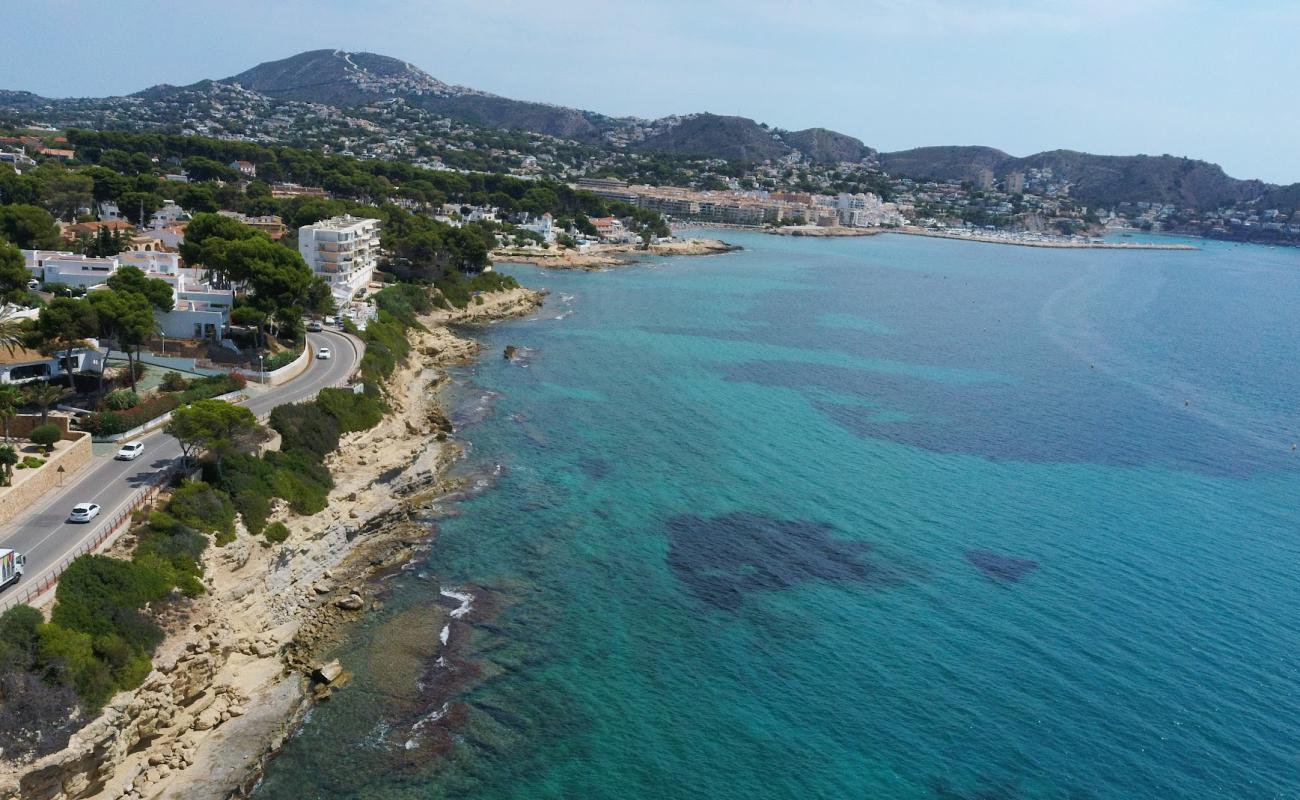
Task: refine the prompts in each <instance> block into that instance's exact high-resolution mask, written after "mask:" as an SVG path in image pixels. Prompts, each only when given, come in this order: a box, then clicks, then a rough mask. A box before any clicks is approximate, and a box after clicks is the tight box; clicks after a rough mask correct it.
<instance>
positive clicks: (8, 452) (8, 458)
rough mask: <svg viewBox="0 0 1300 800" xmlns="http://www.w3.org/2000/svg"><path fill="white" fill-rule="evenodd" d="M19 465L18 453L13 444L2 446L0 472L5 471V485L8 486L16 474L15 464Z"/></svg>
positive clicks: (0, 450) (0, 449)
mask: <svg viewBox="0 0 1300 800" xmlns="http://www.w3.org/2000/svg"><path fill="white" fill-rule="evenodd" d="M17 463H18V451H17V450H15V449H14V446H13V445H11V444H0V470H2V471H3V477H4V485H5V486H8V485H9V482H10V478H11V476H12V475H13V474H14V464H17Z"/></svg>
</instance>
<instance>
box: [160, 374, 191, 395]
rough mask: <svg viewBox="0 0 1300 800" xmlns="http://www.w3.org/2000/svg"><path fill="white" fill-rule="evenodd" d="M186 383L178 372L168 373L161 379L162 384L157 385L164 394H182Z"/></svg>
mask: <svg viewBox="0 0 1300 800" xmlns="http://www.w3.org/2000/svg"><path fill="white" fill-rule="evenodd" d="M187 384H188V381H186V380H185V377H184V376H183V375H181V374H180V373H179V372H168V373H167V374H166V375H164V376H163V377H162V383H161V384H159V388H161V389H162V390H163V391H164V392H183V391H185V387H186V385H187Z"/></svg>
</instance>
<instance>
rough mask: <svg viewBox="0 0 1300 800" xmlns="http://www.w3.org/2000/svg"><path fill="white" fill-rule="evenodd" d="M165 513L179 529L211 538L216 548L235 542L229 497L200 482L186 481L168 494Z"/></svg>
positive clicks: (231, 505) (232, 512)
mask: <svg viewBox="0 0 1300 800" xmlns="http://www.w3.org/2000/svg"><path fill="white" fill-rule="evenodd" d="M167 511H168V513H170V514H171V515H172V517H174V518H175V519H176V521H177V522H178V523H180V524H181V525H184V526H186V527H189V528H192V529H194V530H196V531H199V532H200V533H210V534H213V535H214V536H215V537H216V540H217V544H226V543H228V542H231V541H233V540H234V538H235V505H234V503H232V502H230V495H228V494H226V493H225V492H223V491H221V490H219V489H216V488H213V487H212V486H210V485H208V484H206V483H204V482H202V481H186V482H185V484H183V485H182V486H181V487H180V488H179V489H177V490H176V491H175V492H172V497H171V500H169V501H168V502H167Z"/></svg>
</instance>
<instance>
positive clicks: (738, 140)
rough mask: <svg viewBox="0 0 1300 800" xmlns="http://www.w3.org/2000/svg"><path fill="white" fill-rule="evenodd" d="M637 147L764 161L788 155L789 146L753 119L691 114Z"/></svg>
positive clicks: (697, 156)
mask: <svg viewBox="0 0 1300 800" xmlns="http://www.w3.org/2000/svg"><path fill="white" fill-rule="evenodd" d="M637 149H639V150H645V151H652V152H657V153H669V154H671V155H679V156H693V157H696V158H723V159H727V160H728V161H766V160H768V159H775V158H780V157H781V156H784V155H787V154H789V152H790V151H791V149H792V148H791V147H790V145H788V144H785V143H784V142H782V141H781V140H780V138H779V137H778V136H777V134H776V133H774V132H773V131H770V130H768V129H767V128H764V127H763V126H762V125H759V124H758V123H757V122H755V121H754V120H752V119H748V118H746V117H724V116H719V115H717V114H694V115H692V116H689V117H684V118H682V120H681V121H680V122H678V123H677V124H676V125H673V126H672V127H669V128H668V129H667V130H665V131H663V132H661V133H657V134H654V135H652V136H649V137H647V138H646V139H645V140H644V141H642V142H641V143H640V144H638V145H637Z"/></svg>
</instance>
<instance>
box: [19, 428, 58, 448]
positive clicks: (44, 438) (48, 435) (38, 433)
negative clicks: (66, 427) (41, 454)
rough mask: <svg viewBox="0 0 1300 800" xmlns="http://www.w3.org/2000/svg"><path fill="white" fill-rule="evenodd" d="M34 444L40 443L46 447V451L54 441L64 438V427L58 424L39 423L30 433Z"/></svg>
mask: <svg viewBox="0 0 1300 800" xmlns="http://www.w3.org/2000/svg"><path fill="white" fill-rule="evenodd" d="M27 438H28V439H31V440H32V442H33V443H34V444H39V445H40V446H41V447H44V448H45V451H46V452H49V449H50V448H51V447H53V446H54V443H55V442H57V441H59V440H60V439H62V438H63V429H62V428H60V427H59V426H58V425H38V426H37V427H35V428H33V429H32V432H31V433H30V434H29V435H28V437H27Z"/></svg>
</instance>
